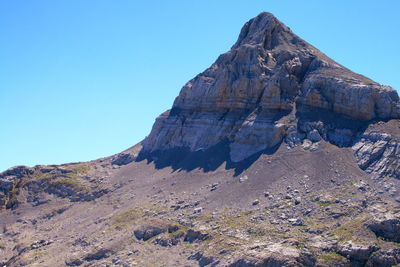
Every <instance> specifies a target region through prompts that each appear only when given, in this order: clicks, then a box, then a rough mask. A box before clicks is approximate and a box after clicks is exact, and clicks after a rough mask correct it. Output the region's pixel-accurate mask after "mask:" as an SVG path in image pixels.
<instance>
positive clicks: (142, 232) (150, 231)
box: [133, 225, 167, 241]
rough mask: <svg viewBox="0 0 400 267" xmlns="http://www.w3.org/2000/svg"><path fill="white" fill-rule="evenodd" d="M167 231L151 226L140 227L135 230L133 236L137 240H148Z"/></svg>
mask: <svg viewBox="0 0 400 267" xmlns="http://www.w3.org/2000/svg"><path fill="white" fill-rule="evenodd" d="M166 231H167V229H163V228H161V227H158V226H152V225H144V226H141V227H140V228H138V229H136V230H134V231H133V234H134V236H135V237H136V238H137V239H138V240H143V241H146V240H149V239H150V238H152V237H154V236H157V235H159V234H161V233H165V232H166Z"/></svg>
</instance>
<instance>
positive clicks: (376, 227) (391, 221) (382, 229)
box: [368, 214, 400, 243]
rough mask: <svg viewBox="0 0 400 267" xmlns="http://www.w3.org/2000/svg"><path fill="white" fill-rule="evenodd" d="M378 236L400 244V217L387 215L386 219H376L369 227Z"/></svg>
mask: <svg viewBox="0 0 400 267" xmlns="http://www.w3.org/2000/svg"><path fill="white" fill-rule="evenodd" d="M368 228H369V229H371V230H372V231H373V232H374V233H375V234H376V235H377V236H379V237H382V238H383V239H386V240H389V241H392V242H398V243H400V217H399V215H397V216H395V215H393V214H385V216H384V217H380V218H375V219H374V220H373V221H372V222H371V223H370V224H369V225H368Z"/></svg>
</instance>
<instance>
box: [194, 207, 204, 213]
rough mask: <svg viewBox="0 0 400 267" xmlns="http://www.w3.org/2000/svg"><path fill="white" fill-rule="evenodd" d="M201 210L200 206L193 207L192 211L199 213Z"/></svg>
mask: <svg viewBox="0 0 400 267" xmlns="http://www.w3.org/2000/svg"><path fill="white" fill-rule="evenodd" d="M202 211H203V208H202V207H197V208H194V209H193V213H201V212H202Z"/></svg>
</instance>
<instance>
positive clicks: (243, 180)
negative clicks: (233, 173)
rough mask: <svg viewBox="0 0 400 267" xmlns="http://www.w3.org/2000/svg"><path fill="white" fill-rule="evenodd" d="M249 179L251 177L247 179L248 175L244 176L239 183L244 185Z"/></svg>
mask: <svg viewBox="0 0 400 267" xmlns="http://www.w3.org/2000/svg"><path fill="white" fill-rule="evenodd" d="M248 179H249V177H247V175H244V176H242V177H240V178H239V182H240V183H244V182H245V181H247V180H248Z"/></svg>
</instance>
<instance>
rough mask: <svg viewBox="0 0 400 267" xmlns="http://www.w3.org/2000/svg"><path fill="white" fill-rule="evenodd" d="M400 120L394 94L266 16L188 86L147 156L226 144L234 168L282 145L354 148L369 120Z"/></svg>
mask: <svg viewBox="0 0 400 267" xmlns="http://www.w3.org/2000/svg"><path fill="white" fill-rule="evenodd" d="M399 118H400V102H399V97H398V95H397V93H396V91H395V90H394V89H393V88H391V87H388V86H383V85H379V84H377V83H375V82H373V81H371V80H370V79H368V78H366V77H364V76H361V75H358V74H355V73H353V72H351V71H350V70H348V69H346V68H345V67H343V66H341V65H339V64H338V63H336V62H334V61H333V60H331V59H330V58H328V57H327V56H325V55H324V54H322V53H321V52H320V51H318V50H317V49H316V48H314V47H313V46H311V45H310V44H308V43H307V42H305V41H303V40H302V39H300V38H299V37H298V36H296V35H295V34H294V33H292V32H291V31H290V29H289V28H287V27H286V26H285V25H283V24H282V23H281V22H279V21H278V20H277V19H276V18H275V17H274V16H273V15H272V14H270V13H261V14H260V15H258V16H257V17H255V18H253V19H251V20H250V21H249V22H247V23H246V24H245V25H244V27H243V28H242V30H241V32H240V35H239V38H238V40H237V42H236V43H235V44H234V45H233V46H232V48H231V50H230V51H228V52H227V53H225V54H222V55H221V56H219V58H218V59H217V61H216V62H215V63H214V64H213V65H212V66H211V67H210V68H208V69H207V70H205V71H204V72H203V73H201V74H199V75H198V76H196V77H195V78H193V79H192V80H190V81H189V82H188V83H187V84H186V85H185V86H184V87H183V88H182V90H181V92H180V94H179V96H178V97H177V98H176V99H175V102H174V105H173V107H172V109H171V110H169V111H167V112H165V113H163V114H162V115H161V116H160V117H158V118H157V120H156V122H155V124H154V126H153V129H152V132H151V133H150V135H149V136H148V137H147V138H146V139H145V140H144V141H143V142H142V145H143V150H142V155H151V153H154V152H157V151H166V150H169V149H176V148H183V149H186V150H188V151H192V152H195V151H203V150H205V149H208V148H210V147H213V146H215V145H217V144H219V143H221V142H225V141H226V140H227V141H228V143H229V160H231V161H232V162H240V161H242V160H244V159H246V158H248V157H250V156H252V155H254V154H255V153H258V152H261V151H264V150H266V149H270V148H273V147H275V146H276V145H279V144H280V143H281V142H282V141H283V140H285V141H287V142H288V144H289V145H297V144H299V143H302V142H303V140H304V139H305V138H306V137H307V138H309V139H310V140H311V141H312V142H318V141H319V140H320V139H321V138H323V139H325V140H327V141H329V142H331V143H333V144H336V145H338V146H352V145H353V144H354V142H355V140H356V138H357V136H358V135H359V133H360V132H361V131H362V130H363V129H364V128H365V127H366V125H367V123H368V121H370V120H389V119H399ZM388 153H389V152H388ZM395 153H397V155H398V149H397V150H396V152H395ZM150 157H151V156H150ZM367 161H368V160H367ZM361 165H362V164H361ZM371 168H373V167H371ZM388 172H391V171H386V173H388Z"/></svg>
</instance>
